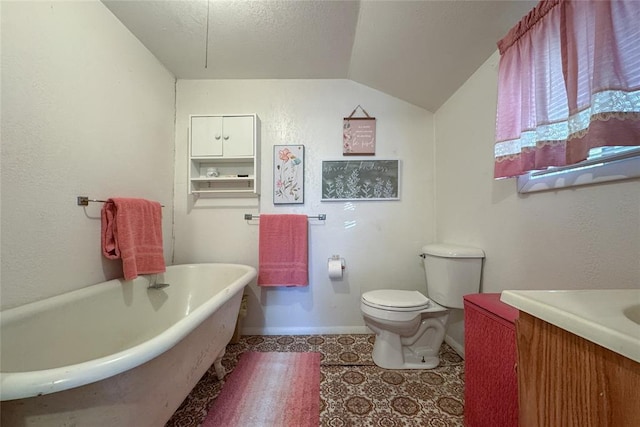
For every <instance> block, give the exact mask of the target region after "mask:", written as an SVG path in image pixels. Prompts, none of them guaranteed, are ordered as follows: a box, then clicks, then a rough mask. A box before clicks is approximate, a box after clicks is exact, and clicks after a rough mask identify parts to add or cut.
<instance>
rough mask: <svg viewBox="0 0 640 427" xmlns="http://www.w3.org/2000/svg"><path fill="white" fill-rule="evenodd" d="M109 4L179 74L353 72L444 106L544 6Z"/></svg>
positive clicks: (322, 0) (188, 0) (175, 0)
mask: <svg viewBox="0 0 640 427" xmlns="http://www.w3.org/2000/svg"><path fill="white" fill-rule="evenodd" d="M103 3H104V4H105V5H106V6H107V7H108V8H109V9H110V10H111V11H112V12H113V14H114V15H115V16H116V17H117V18H118V19H119V20H120V21H121V22H122V23H123V24H124V25H125V26H126V27H127V28H129V30H130V31H131V32H132V33H133V34H134V35H135V36H136V37H138V39H140V41H141V42H142V43H143V44H144V45H145V46H146V47H147V48H148V49H149V50H150V51H151V52H152V53H153V54H154V55H155V56H156V57H157V58H158V59H159V60H160V61H161V62H162V63H163V64H164V65H165V66H166V67H167V68H168V69H169V70H170V71H171V72H172V73H174V74H175V76H176V77H177V78H179V79H333V78H346V79H351V80H353V81H356V82H358V83H362V84H364V85H367V86H369V87H372V88H374V89H377V90H380V91H382V92H385V93H388V94H389V95H392V96H395V97H397V98H400V99H403V100H405V101H407V102H410V103H412V104H415V105H417V106H420V107H423V108H425V109H427V110H430V111H436V110H437V109H438V108H439V107H440V106H441V105H442V103H443V102H444V101H446V100H447V99H448V98H449V97H450V96H451V95H452V94H453V93H454V92H455V90H456V89H457V88H459V87H460V86H461V85H462V84H463V83H464V82H465V81H466V79H467V78H469V76H471V74H473V72H474V71H475V70H476V69H477V68H478V67H479V66H480V65H481V64H482V63H483V62H484V61H485V60H486V59H487V58H488V57H489V56H490V55H491V54H492V53H493V52H494V51H495V49H496V42H497V41H498V39H500V38H501V37H502V36H503V35H504V34H505V33H506V32H507V31H508V30H509V29H510V28H511V27H512V26H514V25H515V24H516V23H517V22H518V20H519V19H520V18H521V17H522V16H523V15H525V14H526V13H527V12H528V11H529V10H530V9H531V8H533V7H534V6H535V4H536V3H537V2H536V1H524V0H522V1H481V0H475V1H462V0H447V1H430V0H422V1H404V0H394V1H370V0H363V1H328V0H306V1H296V0H290V1H281V0H278V1H275V0H274V1H267V0H263V1H217V0H210V1H207V0H197V1H196V0H172V1H166V0H165V1H155V0H141V1H135V0H127V1H122V0H103Z"/></svg>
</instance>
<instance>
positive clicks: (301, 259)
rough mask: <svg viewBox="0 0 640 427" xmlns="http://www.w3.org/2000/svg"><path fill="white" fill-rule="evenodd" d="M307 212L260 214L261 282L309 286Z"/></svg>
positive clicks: (264, 283)
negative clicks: (305, 213) (301, 213)
mask: <svg viewBox="0 0 640 427" xmlns="http://www.w3.org/2000/svg"><path fill="white" fill-rule="evenodd" d="M307 253H308V242H307V216H306V215H264V214H263V215H260V241H259V267H258V285H260V286H307V285H308V284H309V271H308V261H307Z"/></svg>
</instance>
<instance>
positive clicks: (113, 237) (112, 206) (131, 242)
mask: <svg viewBox="0 0 640 427" xmlns="http://www.w3.org/2000/svg"><path fill="white" fill-rule="evenodd" d="M102 253H103V254H104V256H105V257H106V258H109V259H118V258H122V270H123V271H124V278H125V280H132V279H135V278H136V277H138V275H139V274H154V273H162V272H163V271H165V270H166V267H165V264H164V253H163V250H162V207H161V206H160V203H158V202H152V201H150V200H144V199H127V198H113V199H109V200H107V202H106V203H105V204H104V206H103V207H102Z"/></svg>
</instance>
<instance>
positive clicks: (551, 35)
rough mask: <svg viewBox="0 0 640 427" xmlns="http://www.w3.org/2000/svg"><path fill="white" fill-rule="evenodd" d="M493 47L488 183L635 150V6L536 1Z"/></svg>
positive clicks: (639, 17)
mask: <svg viewBox="0 0 640 427" xmlns="http://www.w3.org/2000/svg"><path fill="white" fill-rule="evenodd" d="M498 48H499V50H500V54H501V57H500V65H499V83H498V111H497V119H496V144H495V171H494V176H495V178H504V177H512V176H517V175H522V174H524V173H527V172H528V171H531V170H540V169H546V168H547V167H550V166H565V165H571V164H575V163H578V162H580V161H582V160H585V159H586V158H587V156H588V155H589V150H590V149H591V148H595V147H602V146H636V145H637V146H640V1H638V0H626V1H610V0H595V1H593V0H591V1H585V0H579V1H568V0H543V1H541V2H540V3H539V4H538V5H537V6H536V7H535V8H534V9H533V10H532V11H531V12H530V13H529V14H528V15H527V16H525V17H524V18H523V19H522V20H521V21H520V23H518V25H517V26H515V27H514V28H513V29H511V31H510V32H509V33H508V34H507V35H506V36H505V37H504V38H503V39H502V40H500V42H499V43H498Z"/></svg>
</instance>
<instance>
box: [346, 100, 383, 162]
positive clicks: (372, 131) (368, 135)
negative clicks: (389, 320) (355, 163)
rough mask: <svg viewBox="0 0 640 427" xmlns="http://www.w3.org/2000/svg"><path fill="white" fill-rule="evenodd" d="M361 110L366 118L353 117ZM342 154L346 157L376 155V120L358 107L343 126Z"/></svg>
mask: <svg viewBox="0 0 640 427" xmlns="http://www.w3.org/2000/svg"><path fill="white" fill-rule="evenodd" d="M358 108H360V109H361V110H362V112H363V113H364V115H365V116H366V117H353V115H354V114H355V113H356V111H357V110H358ZM342 154H343V155H344V156H367V155H368V156H373V155H374V154H376V119H375V117H371V116H369V114H368V113H367V112H366V111H365V109H364V108H362V107H361V106H360V105H358V106H357V107H356V108H354V110H353V111H352V112H351V114H350V115H349V117H345V118H344V122H343V125H342Z"/></svg>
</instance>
